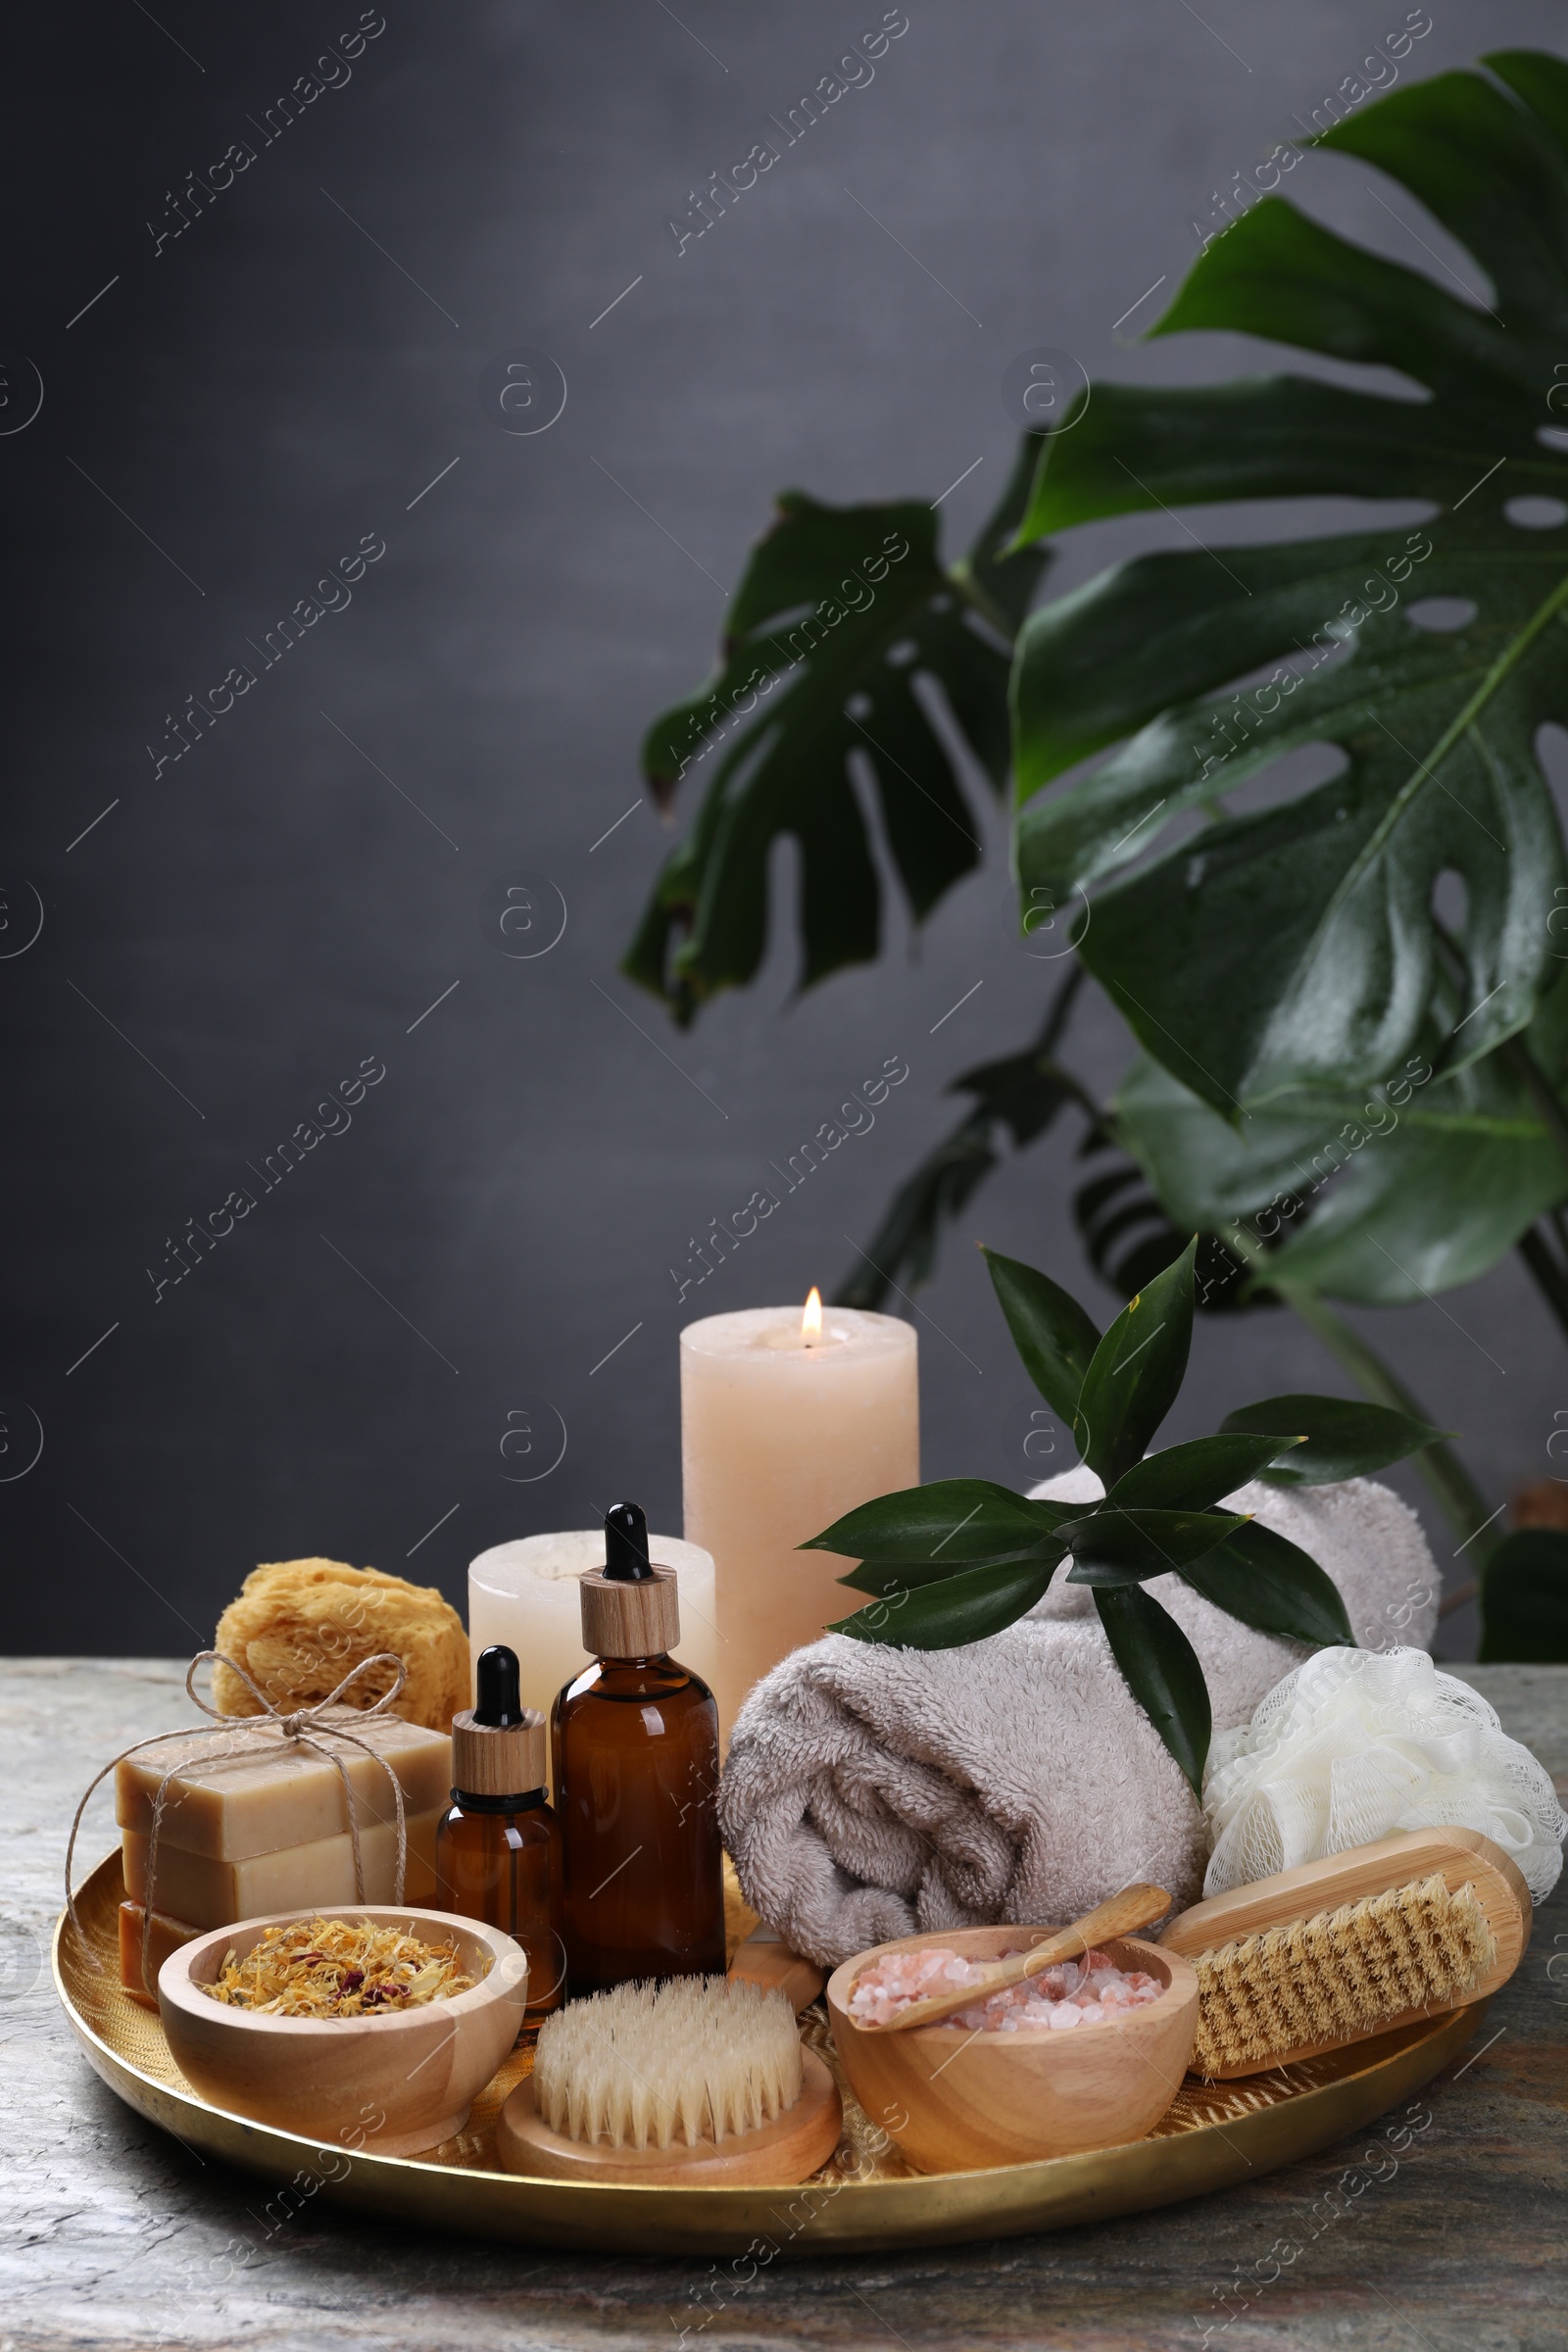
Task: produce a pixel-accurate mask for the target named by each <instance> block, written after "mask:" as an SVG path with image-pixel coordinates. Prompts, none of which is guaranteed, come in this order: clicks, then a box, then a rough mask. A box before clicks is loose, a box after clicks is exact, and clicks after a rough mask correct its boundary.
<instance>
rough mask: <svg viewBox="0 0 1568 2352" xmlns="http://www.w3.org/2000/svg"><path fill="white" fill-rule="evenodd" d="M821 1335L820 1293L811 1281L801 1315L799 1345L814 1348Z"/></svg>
mask: <svg viewBox="0 0 1568 2352" xmlns="http://www.w3.org/2000/svg"><path fill="white" fill-rule="evenodd" d="M821 1337H822V1294H821V1292H820V1291H819V1290H818V1289H817V1287H816V1285H815V1283H812V1285H811V1296H810V1297H809V1299H808V1300H807V1301H806V1311H805V1312H804V1314H803V1315H802V1316H801V1346H802V1347H803V1348H814V1347H815V1346H816V1343H817V1341H818V1340H819V1339H820V1338H821Z"/></svg>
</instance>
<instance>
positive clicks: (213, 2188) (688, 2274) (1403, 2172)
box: [0, 1658, 1568, 2352]
mask: <svg viewBox="0 0 1568 2352" xmlns="http://www.w3.org/2000/svg"><path fill="white" fill-rule="evenodd" d="M1450 1671H1459V1672H1461V1673H1462V1674H1463V1676H1464V1679H1465V1680H1466V1681H1468V1682H1470V1683H1472V1684H1474V1686H1475V1687H1476V1688H1477V1689H1478V1690H1480V1691H1484V1692H1485V1694H1486V1695H1487V1697H1488V1698H1490V1699H1491V1701H1492V1702H1493V1704H1494V1705H1495V1707H1496V1708H1497V1711H1498V1713H1499V1714H1500V1716H1501V1718H1502V1722H1503V1725H1504V1727H1505V1729H1507V1730H1508V1731H1509V1732H1511V1733H1512V1734H1513V1735H1514V1736H1515V1737H1516V1738H1518V1739H1521V1740H1525V1741H1526V1742H1527V1743H1528V1745H1529V1746H1530V1747H1531V1748H1532V1749H1533V1750H1534V1751H1535V1753H1536V1754H1537V1755H1538V1756H1540V1757H1541V1759H1542V1761H1543V1762H1544V1764H1545V1765H1546V1766H1547V1768H1548V1770H1549V1771H1551V1772H1552V1774H1553V1775H1554V1776H1555V1777H1556V1779H1557V1782H1558V1788H1559V1791H1561V1789H1563V1786H1564V1780H1565V1776H1568V1667H1529V1666H1511V1667H1510V1666H1494V1667H1465V1668H1462V1669H1457V1670H1452V1669H1450ZM182 1680H183V1668H182V1667H181V1666H179V1665H176V1664H174V1663H173V1662H172V1661H170V1660H165V1659H107V1660H105V1659H59V1658H27V1659H20V1660H14V1661H10V1662H6V1663H3V1664H0V1839H3V1847H0V1850H3V1854H4V1880H3V1883H0V2039H3V2044H4V2073H3V2076H0V2082H3V2086H4V2101H5V2112H6V2114H7V2116H8V2117H9V2118H10V2122H9V2127H8V2129H7V2131H6V2134H5V2142H4V2145H5V2150H6V2164H5V2194H4V2198H3V2201H0V2352H42V2348H43V2347H49V2348H50V2352H54V2348H55V2347H64V2346H72V2347H85V2346H106V2347H110V2346H112V2347H114V2348H115V2352H131V2348H132V2347H134V2348H136V2352H141V2348H142V2347H152V2346H155V2345H156V2346H168V2347H181V2346H187V2345H188V2346H201V2347H208V2346H219V2345H224V2346H226V2345H231V2344H233V2345H238V2344H242V2343H243V2344H244V2345H246V2346H248V2347H255V2348H256V2352H295V2348H296V2347H306V2346H309V2347H311V2348H312V2352H316V2348H317V2347H322V2348H325V2352H337V2348H338V2347H342V2348H343V2352H360V2348H361V2347H364V2348H366V2352H386V2348H387V2347H397V2352H405V2348H407V2352H493V2348H494V2352H500V2347H503V2346H505V2347H507V2348H508V2352H512V2348H514V2347H518V2348H528V2352H531V2348H533V2347H552V2348H554V2347H558V2346H559V2347H563V2348H565V2347H571V2348H572V2352H576V2348H577V2347H579V2346H593V2347H604V2348H606V2352H611V2348H614V2347H620V2346H628V2347H629V2346H638V2347H640V2346H644V2345H672V2346H673V2345H684V2347H685V2348H686V2352H691V2348H692V2347H696V2346H702V2347H704V2348H705V2352H760V2348H761V2347H767V2348H768V2352H794V2348H797V2347H798V2348H799V2352H808V2348H809V2352H816V2347H819V2346H828V2345H831V2346H833V2347H835V2352H840V2348H842V2352H887V2348H888V2347H890V2346H896V2345H900V2344H902V2345H904V2346H906V2347H924V2346H929V2345H954V2346H961V2347H964V2348H965V2352H967V2348H968V2347H974V2346H979V2347H986V2348H988V2352H989V2348H991V2347H997V2348H999V2352H1001V2348H1005V2352H1011V2348H1012V2347H1018V2348H1019V2352H1022V2348H1023V2347H1035V2346H1048V2347H1057V2346H1061V2347H1068V2346H1070V2347H1073V2348H1074V2352H1078V2348H1080V2347H1082V2348H1085V2352H1122V2348H1123V2347H1125V2348H1127V2352H1133V2348H1134V2347H1137V2348H1138V2352H1166V2348H1167V2347H1170V2348H1171V2352H1175V2348H1176V2347H1185V2348H1190V2352H1199V2348H1200V2347H1201V2346H1202V2345H1203V2344H1204V2343H1205V2342H1206V2343H1208V2344H1209V2345H1214V2346H1223V2347H1224V2352H1260V2348H1265V2347H1274V2346H1290V2347H1302V2348H1303V2352H1304V2348H1310V2352H1319V2348H1322V2352H1328V2348H1329V2347H1336V2348H1338V2347H1343V2346H1355V2347H1357V2348H1358V2352H1385V2348H1386V2352H1419V2348H1420V2347H1421V2346H1422V2345H1425V2346H1426V2347H1428V2352H1538V2348H1541V2352H1544V2348H1545V2347H1548V2346H1549V2347H1565V2346H1568V2282H1565V2276H1564V2262H1563V2257H1564V2249H1565V2245H1568V2230H1565V2222H1568V2212H1565V2200H1564V2190H1565V2187H1568V2162H1565V2155H1568V2114H1565V2110H1568V2061H1565V2040H1568V2036H1565V2027H1568V1901H1565V1900H1564V1890H1563V1888H1562V1887H1559V1889H1558V1890H1557V1892H1556V1894H1554V1896H1553V1897H1552V1899H1551V1901H1550V1902H1549V1903H1548V1904H1546V1905H1545V1906H1544V1907H1543V1909H1542V1911H1541V1912H1540V1914H1539V1915H1538V1918H1537V1921H1536V1932H1535V1937H1534V1940H1533V1942H1532V1944H1531V1947H1530V1950H1529V1952H1528V1953H1527V1955H1526V1958H1525V1962H1524V1965H1523V1967H1522V1968H1521V1969H1520V1971H1519V1972H1518V1974H1517V1975H1516V1976H1515V1978H1514V1979H1513V1981H1512V1983H1511V1984H1510V1985H1507V1986H1506V1987H1505V1988H1504V1990H1503V1991H1502V1993H1501V1994H1500V1995H1499V1996H1498V1998H1497V2000H1496V2001H1495V2004H1494V2007H1493V2010H1492V2012H1491V2015H1490V2017H1489V2018H1488V2020H1487V2024H1486V2029H1485V2032H1484V2034H1482V2035H1481V2036H1480V2037H1479V2039H1478V2040H1476V2041H1473V2042H1472V2044H1471V2045H1470V2047H1469V2048H1468V2049H1467V2050H1464V2051H1461V2052H1460V2053H1459V2055H1458V2056H1457V2057H1456V2058H1454V2059H1453V2060H1451V2061H1450V2062H1449V2065H1448V2066H1447V2067H1446V2069H1445V2071H1444V2072H1443V2073H1442V2074H1441V2075H1440V2076H1438V2077H1437V2079H1436V2080H1435V2081H1434V2082H1432V2083H1431V2084H1430V2085H1429V2086H1428V2088H1427V2089H1426V2090H1425V2091H1424V2092H1423V2093H1422V2094H1421V2101H1422V2103H1423V2107H1424V2110H1425V2112H1427V2113H1428V2114H1429V2115H1430V2123H1429V2124H1428V2125H1427V2126H1426V2128H1424V2129H1422V2130H1420V2131H1419V2133H1418V2135H1417V2136H1415V2137H1413V2138H1412V2139H1411V2141H1410V2144H1409V2146H1408V2148H1407V2149H1406V2150H1405V2151H1404V2153H1403V2154H1402V2155H1400V2156H1399V2157H1398V2158H1397V2160H1395V2159H1394V2158H1393V2157H1392V2155H1390V2156H1389V2157H1387V2158H1385V2160H1384V2161H1383V2162H1381V2163H1380V2164H1379V2165H1378V2166H1377V2168H1376V2169H1377V2170H1378V2172H1379V2173H1380V2174H1381V2175H1382V2176H1383V2177H1382V2178H1380V2179H1379V2180H1375V2181H1371V2182H1369V2183H1368V2184H1367V2185H1365V2187H1364V2191H1363V2193H1361V2194H1360V2195H1359V2197H1358V2198H1356V2199H1355V2200H1354V2201H1350V2200H1348V2199H1342V2200H1331V2202H1330V2203H1329V2204H1328V2205H1326V2206H1325V2205H1323V2204H1322V2203H1320V2200H1323V2199H1324V2198H1325V2197H1327V2196H1328V2192H1330V2190H1331V2189H1332V2188H1333V2187H1334V2185H1335V2183H1336V2182H1338V2180H1339V2179H1340V2176H1341V2174H1342V2173H1343V2172H1344V2171H1345V2170H1346V2168H1347V2167H1348V2166H1349V2165H1351V2164H1353V2163H1355V2162H1356V2160H1357V2159H1359V2158H1361V2157H1362V2155H1363V2151H1364V2149H1365V2147H1366V2145H1367V2142H1368V2139H1369V2138H1377V2137H1378V2135H1379V2134H1378V2127H1375V2126H1374V2127H1372V2128H1371V2129H1370V2131H1363V2132H1360V2133H1357V2134H1356V2135H1355V2137H1354V2138H1353V2139H1348V2140H1347V2141H1345V2142H1344V2144H1343V2145H1341V2146H1338V2147H1334V2148H1330V2149H1328V2150H1326V2151H1325V2152H1324V2153H1323V2154H1322V2155H1321V2156H1317V2157H1313V2158H1311V2159H1310V2160H1309V2161H1307V2162H1304V2163H1300V2164H1295V2165H1291V2166H1289V2167H1287V2168H1286V2169H1284V2170H1282V2171H1279V2172H1276V2173H1272V2174H1269V2175H1268V2176H1267V2177H1265V2178H1264V2179H1261V2180H1256V2181H1253V2182H1250V2183H1249V2184H1248V2185H1247V2186H1245V2187H1242V2188H1237V2189H1231V2190H1227V2191H1225V2192H1224V2193H1222V2194H1219V2195H1215V2196H1211V2197H1206V2198H1201V2199H1196V2200H1194V2201H1193V2202H1191V2203H1189V2204H1185V2205H1177V2206H1169V2207H1166V2208H1165V2209H1163V2210H1162V2211H1160V2212H1158V2213H1152V2214H1149V2215H1146V2216H1135V2217H1132V2218H1129V2219H1127V2220H1124V2221H1119V2222H1108V2223H1103V2224H1101V2225H1099V2226H1098V2227H1095V2228H1092V2229H1073V2230H1066V2231H1061V2232H1058V2233H1055V2234H1050V2235H1043V2236H1038V2237H1032V2238H1008V2239H1001V2240H997V2241H993V2242H991V2243H985V2244H976V2245H971V2246H955V2247H938V2248H934V2249H931V2250H929V2251H919V2252H914V2253H909V2254H905V2255H887V2254H881V2255H864V2256H858V2257H841V2258H836V2259H833V2260H830V2261H821V2262H810V2261H804V2262H800V2263H797V2264H795V2265H794V2266H792V2267H788V2268H786V2266H785V2265H784V2264H782V2263H780V2264H777V2265H775V2266H773V2267H771V2268H769V2269H767V2270H765V2271H762V2272H760V2273H759V2274H758V2277H757V2278H756V2281H755V2283H753V2284H752V2285H751V2286H749V2287H748V2288H746V2289H745V2290H744V2291H739V2292H736V2293H734V2294H733V2295H732V2296H730V2297H729V2298H728V2300H727V2301H725V2302H724V2303H723V2304H722V2308H721V2309H720V2310H719V2311H718V2312H717V2313H713V2306H712V2302H711V2300H710V2301H707V2302H703V2301H700V2300H699V2297H700V2295H701V2291H702V2288H703V2285H704V2282H705V2280H706V2279H707V2278H708V2276H709V2272H708V2266H707V2265H706V2264H694V2263H692V2262H690V2261H656V2260H653V2259H650V2258H647V2257H643V2256H636V2257H610V2256H607V2257H604V2258H602V2259H585V2258H583V2257H581V2256H578V2255H575V2254H571V2255H556V2254H552V2253H551V2252H549V2251H548V2250H545V2249H538V2250H530V2249H527V2248H515V2247H507V2246H494V2245H486V2244H482V2243H478V2242H470V2241H467V2240H454V2239H448V2238H443V2237H441V2236H439V2235H437V2234H435V2233H433V2232H432V2233H427V2234H426V2233H421V2232H419V2231H418V2230H417V2229H412V2228H409V2227H404V2226H400V2227H398V2228H395V2229H394V2228H391V2227H388V2228H385V2229H381V2228H377V2227H376V2226H375V2225H374V2224H373V2223H369V2222H368V2221H366V2220H364V2219H362V2218H361V2217H359V2216H357V2215H353V2214H348V2213H343V2212H334V2211H333V2210H331V2209H330V2208H328V2207H327V2206H326V2205H325V2204H324V2203H323V2202H320V2201H318V2202H317V2203H315V2204H313V2205H310V2206H307V2207H305V2208H304V2209H303V2210H302V2211H300V2212H299V2213H298V2214H297V2215H296V2216H295V2217H294V2218H293V2219H292V2220H291V2221H289V2222H288V2223H287V2224H286V2225H285V2226H283V2227H282V2228H270V2227H269V2225H268V2224H267V2223H265V2222H263V2221H259V2219H258V2215H259V2212H260V2208H261V2207H262V2205H263V2204H264V2202H265V2200H266V2196H267V2194H268V2193H269V2192H268V2191H267V2190H265V2189H264V2188H263V2187H262V2186H261V2184H260V2183H259V2182H258V2181H257V2180H254V2179H252V2178H251V2177H249V2176H247V2175H244V2174H241V2173H238V2172H228V2171H225V2170H224V2169H223V2168H221V2166H219V2165H217V2164H216V2163H208V2162H204V2161H203V2160H202V2159H200V2158H199V2157H197V2156H195V2155H194V2154H193V2153H190V2152H187V2150H186V2149H185V2148H184V2147H183V2146H182V2145H181V2144H180V2143H179V2142H178V2141H176V2140H174V2139H172V2138H170V2137H168V2136H167V2135H166V2134H165V2133H163V2132H161V2131H158V2130H156V2129H155V2128H154V2127H153V2126H152V2125H150V2124H147V2123H144V2122H143V2121H142V2120H141V2119H140V2118H139V2117H138V2116H136V2115H134V2114H132V2113H131V2111H130V2110H129V2109H128V2108H126V2107H124V2106H123V2105H122V2104H121V2102H120V2101H119V2100H118V2099H117V2098H116V2097H115V2095H114V2094H113V2092H111V2091H110V2090H109V2089H107V2088H106V2086H105V2085H104V2084H103V2083H101V2082H99V2081H98V2079H97V2077H96V2076H95V2075H94V2074H93V2073H92V2071H91V2070H90V2068H89V2067H88V2065H87V2062H86V2060H85V2058H84V2057H83V2056H82V2055H81V2053H80V2051H79V2050H78V2049H77V2047H76V2045H75V2043H74V2042H73V2038H72V2036H71V2034H70V2032H69V2030H68V2028H67V2026H66V2023H65V2021H64V2019H63V2018H62V2016H61V2015H60V2012H59V2009H58V2007H57V2005H56V2001H55V1997H54V1992H53V1989H52V1986H51V1984H50V1979H49V1974H48V1965H47V1950H48V1940H49V1936H50V1933H51V1931H52V1927H53V1922H54V1918H55V1915H56V1913H57V1911H58V1910H59V1907H60V1900H61V1894H60V1887H61V1867H62V1863H63V1860H64V1855H65V1844H66V1836H67V1832H68V1829H69V1827H70V1822H71V1817H72V1814H73V1810H74V1807H75V1804H76V1800H77V1798H78V1797H79V1795H80V1793H81V1791H82V1789H84V1788H85V1787H86V1785H87V1782H88V1781H89V1779H90V1778H91V1776H92V1774H93V1773H94V1772H95V1771H96V1770H97V1769H98V1768H99V1766H100V1765H102V1764H104V1763H107V1762H108V1760H109V1759H110V1758H111V1757H112V1756H114V1755H115V1754H117V1753H118V1752H119V1751H120V1750H121V1749H122V1748H123V1747H125V1746H128V1745H129V1743H130V1742H131V1741H132V1740H139V1739H143V1738H145V1737H146V1736H147V1735H148V1734H150V1733H153V1732H157V1731H163V1730H167V1729H171V1728H172V1727H174V1726H176V1725H178V1724H180V1723H183V1722H185V1721H188V1720H189V1708H188V1705H187V1702H186V1700H185V1697H184V1693H183V1691H182V1689H181V1684H182ZM89 1823H90V1830H89V1834H88V1835H87V1836H86V1838H85V1842H84V1844H83V1847H82V1857H83V1858H82V1864H81V1867H82V1868H83V1869H84V1868H85V1867H86V1866H87V1865H88V1864H90V1863H91V1862H94V1861H96V1860H97V1858H98V1856H99V1855H100V1854H102V1853H104V1852H106V1851H107V1850H108V1849H109V1847H110V1846H111V1845H112V1844H113V1842H114V1835H115V1833H114V1829H113V1821H112V1807H111V1803H110V1801H109V1799H108V1797H107V1794H105V1793H101V1794H100V1797H99V1799H97V1800H96V1801H95V1810H94V1812H93V1813H92V1814H91V1815H90V1816H89ZM1554 1954H1556V1955H1562V1956H1563V1957H1561V1958H1560V1959H1559V1961H1558V1964H1557V1965H1556V1966H1555V1967H1553V1965H1552V1962H1553V1956H1554ZM1391 2167H1392V2168H1393V2169H1390V2168H1391ZM1361 2178H1363V2180H1364V2179H1365V2175H1364V2174H1363V2175H1362V2176H1361ZM1314 2208H1316V2209H1317V2210H1316V2211H1314ZM1342 2208H1343V2209H1342ZM1332 2214H1338V2215H1339V2217H1340V2218H1337V2219H1328V2220H1326V2219H1325V2216H1326V2215H1332ZM1239 2282H1245V2283H1239ZM1244 2297H1245V2298H1246V2299H1245V2300H1244ZM705 2312H707V2313H711V2314H712V2316H711V2317H710V2318H709V2319H708V2321H707V2324H706V2325H705V2324H703V2322H704V2314H705ZM683 2330H684V2331H685V2332H684V2335H683V2332H682V2331H683Z"/></svg>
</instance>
